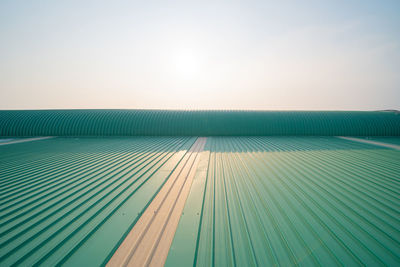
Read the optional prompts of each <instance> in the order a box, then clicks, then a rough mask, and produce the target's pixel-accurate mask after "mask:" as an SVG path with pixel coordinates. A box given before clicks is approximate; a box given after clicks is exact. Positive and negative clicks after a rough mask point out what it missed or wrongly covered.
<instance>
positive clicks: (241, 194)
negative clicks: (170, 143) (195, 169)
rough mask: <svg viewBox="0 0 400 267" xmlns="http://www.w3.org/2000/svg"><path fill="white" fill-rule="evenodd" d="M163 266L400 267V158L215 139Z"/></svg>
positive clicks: (273, 141) (311, 144)
mask: <svg viewBox="0 0 400 267" xmlns="http://www.w3.org/2000/svg"><path fill="white" fill-rule="evenodd" d="M205 149H206V150H207V149H208V150H209V151H208V152H203V153H204V156H203V159H204V160H205V161H204V164H203V167H202V168H200V170H199V173H198V175H197V177H196V178H195V180H194V182H193V183H194V184H193V187H192V190H191V192H190V194H189V197H188V200H187V202H186V206H185V209H184V212H183V215H182V217H181V220H180V222H179V226H178V229H177V232H176V235H175V238H174V241H173V244H172V246H171V250H170V252H169V256H168V259H167V263H166V266H178V265H179V266H189V265H193V264H194V265H196V266H254V265H258V266H269V265H283V266H289V265H294V264H298V265H303V266H313V265H322V266H331V265H345V266H353V265H370V266H378V265H389V266H399V265H400V151H398V150H393V149H387V148H380V147H378V146H374V145H368V144H362V143H357V142H353V141H348V140H343V139H339V138H335V137H220V138H218V137H215V138H208V143H207V145H206V148H205Z"/></svg>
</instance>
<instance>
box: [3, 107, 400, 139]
mask: <svg viewBox="0 0 400 267" xmlns="http://www.w3.org/2000/svg"><path fill="white" fill-rule="evenodd" d="M0 125H1V127H0V136H127V135H128V136H132V135H134V136H141V135H152V136H160V135H162V136H236V135H246V136H250V135H251V136H258V135H314V136H316V135H318V136H320V135H325V136H327V135H328V136H332V135H345V136H357V135H360V136H371V135H382V136H398V135H400V114H399V113H395V112H368V111H182V110H180V111H174V110H11V111H0Z"/></svg>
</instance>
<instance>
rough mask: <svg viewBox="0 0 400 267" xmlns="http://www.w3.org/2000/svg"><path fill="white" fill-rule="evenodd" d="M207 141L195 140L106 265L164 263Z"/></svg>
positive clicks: (203, 138) (202, 138)
mask: <svg viewBox="0 0 400 267" xmlns="http://www.w3.org/2000/svg"><path fill="white" fill-rule="evenodd" d="M206 141H207V138H205V137H199V138H198V139H197V140H196V142H195V143H194V144H193V146H192V147H191V149H190V150H189V153H187V154H186V155H185V158H184V159H183V160H182V161H181V163H180V164H179V165H178V166H177V168H176V169H175V171H174V172H173V173H172V174H171V176H170V178H169V179H168V181H167V182H166V183H165V185H164V186H163V188H162V189H161V190H160V192H159V193H158V195H157V196H156V197H155V198H154V200H153V201H152V202H151V203H150V205H149V206H148V208H147V209H146V211H145V212H144V213H143V215H142V216H141V217H140V219H139V220H138V222H137V223H136V224H135V226H134V227H133V229H132V230H131V232H130V233H129V234H128V235H127V237H126V238H125V240H124V241H123V242H122V244H121V245H120V247H119V248H118V249H117V251H116V252H115V253H114V255H113V256H112V258H111V259H110V261H109V262H108V264H107V266H162V265H164V263H165V260H166V258H167V256H168V252H169V248H170V246H171V243H172V240H173V238H174V235H175V231H176V228H177V226H178V223H179V219H180V217H181V214H182V211H183V208H184V206H185V202H186V199H187V197H188V194H189V192H190V188H191V185H192V182H193V178H194V176H195V173H196V170H197V166H198V164H199V161H200V154H201V152H202V151H203V149H204V146H205V144H206Z"/></svg>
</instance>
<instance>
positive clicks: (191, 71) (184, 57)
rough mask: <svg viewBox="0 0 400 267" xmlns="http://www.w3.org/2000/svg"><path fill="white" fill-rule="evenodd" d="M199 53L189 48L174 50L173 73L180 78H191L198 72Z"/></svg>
mask: <svg viewBox="0 0 400 267" xmlns="http://www.w3.org/2000/svg"><path fill="white" fill-rule="evenodd" d="M200 63H201V62H200V57H199V54H198V53H197V52H196V51H195V50H194V49H190V48H181V49H178V50H177V51H175V53H174V55H173V58H172V65H173V70H174V72H175V75H176V76H177V77H178V78H180V79H193V78H195V77H197V76H198V75H199V72H200V67H201V66H200V65H201V64H200Z"/></svg>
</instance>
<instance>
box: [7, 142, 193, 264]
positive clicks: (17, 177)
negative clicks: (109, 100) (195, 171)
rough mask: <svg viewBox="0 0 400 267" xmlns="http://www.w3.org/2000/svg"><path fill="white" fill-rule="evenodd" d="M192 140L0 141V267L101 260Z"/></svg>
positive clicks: (120, 240)
mask: <svg viewBox="0 0 400 267" xmlns="http://www.w3.org/2000/svg"><path fill="white" fill-rule="evenodd" d="M194 141H195V138H190V137H153V138H149V137H147V138H146V137H137V138H102V139H96V138H54V139H47V140H38V141H34V142H28V143H18V144H11V145H4V146H0V192H1V193H0V265H1V266H9V265H16V264H20V265H24V266H31V265H35V264H43V265H47V266H54V265H56V264H65V265H68V266H98V265H101V264H105V263H106V262H107V260H108V259H109V258H110V257H111V255H112V254H113V252H114V251H115V250H116V249H117V248H118V246H119V244H120V243H121V242H122V240H123V239H124V237H125V235H126V234H127V233H128V232H129V230H130V229H131V228H132V227H133V225H134V224H135V222H136V221H137V219H138V218H139V217H140V214H141V213H142V212H143V211H144V209H145V208H146V206H147V205H148V204H149V203H150V202H151V200H152V199H153V198H154V196H155V195H156V194H157V192H158V190H159V189H160V188H161V187H162V185H163V183H164V182H165V181H166V179H167V178H168V176H169V175H170V174H171V172H172V171H173V170H174V168H175V166H176V165H177V164H178V163H179V162H180V160H181V159H182V157H183V156H184V155H185V153H186V151H187V149H188V148H190V147H191V145H192V144H193V142H194Z"/></svg>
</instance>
